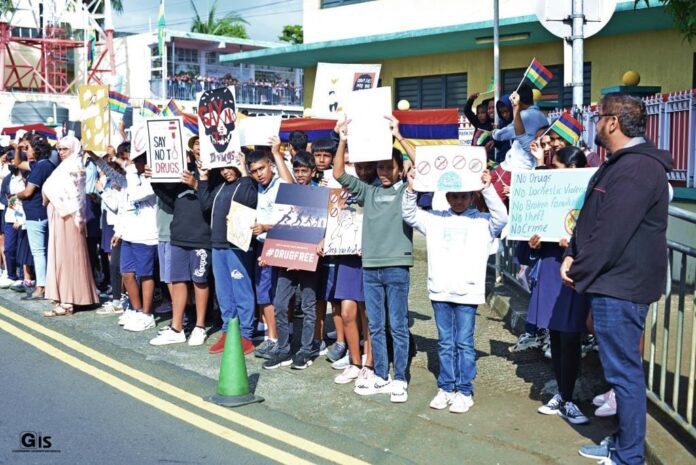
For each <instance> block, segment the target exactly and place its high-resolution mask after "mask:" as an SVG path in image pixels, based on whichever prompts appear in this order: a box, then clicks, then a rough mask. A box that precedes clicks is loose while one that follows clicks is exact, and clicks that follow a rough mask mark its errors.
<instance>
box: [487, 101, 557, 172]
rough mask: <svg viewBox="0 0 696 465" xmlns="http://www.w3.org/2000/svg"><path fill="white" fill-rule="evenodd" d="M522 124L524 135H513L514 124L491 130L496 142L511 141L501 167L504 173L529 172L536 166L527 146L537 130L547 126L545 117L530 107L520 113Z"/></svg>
mask: <svg viewBox="0 0 696 465" xmlns="http://www.w3.org/2000/svg"><path fill="white" fill-rule="evenodd" d="M520 116H521V117H522V123H523V124H524V134H521V135H519V136H518V135H517V134H516V133H515V123H514V122H512V123H510V124H508V125H507V126H505V127H504V128H502V129H494V130H493V139H494V140H497V141H504V140H512V141H513V142H512V146H511V147H510V150H508V152H507V153H506V154H505V160H503V162H502V163H501V166H502V167H503V169H504V170H505V171H511V172H514V171H519V170H531V169H534V167H535V166H536V160H535V159H534V155H532V152H531V150H530V149H529V144H531V143H532V141H533V140H534V138H535V137H536V133H537V131H538V130H539V128H541V127H543V126H546V125H548V124H549V123H548V120H547V119H546V116H544V114H543V113H542V112H541V110H539V108H537V107H536V106H531V107H529V108H526V109H524V110H522V111H521V112H520Z"/></svg>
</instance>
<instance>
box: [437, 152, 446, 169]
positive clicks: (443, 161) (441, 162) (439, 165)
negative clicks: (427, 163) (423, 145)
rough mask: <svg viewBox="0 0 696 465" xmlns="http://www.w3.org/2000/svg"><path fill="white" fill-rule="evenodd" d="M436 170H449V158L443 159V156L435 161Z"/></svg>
mask: <svg viewBox="0 0 696 465" xmlns="http://www.w3.org/2000/svg"><path fill="white" fill-rule="evenodd" d="M435 168H437V169H439V170H444V169H445V168H447V158H445V157H443V156H442V155H440V156H439V157H437V158H436V159H435Z"/></svg>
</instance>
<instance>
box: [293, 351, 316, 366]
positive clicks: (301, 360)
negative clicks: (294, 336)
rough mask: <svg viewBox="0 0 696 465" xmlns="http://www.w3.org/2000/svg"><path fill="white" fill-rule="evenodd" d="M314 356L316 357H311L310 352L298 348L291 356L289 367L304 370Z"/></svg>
mask: <svg viewBox="0 0 696 465" xmlns="http://www.w3.org/2000/svg"><path fill="white" fill-rule="evenodd" d="M314 358H316V357H313V356H312V354H310V353H308V352H305V351H303V350H300V351H299V352H297V353H296V354H295V356H294V357H293V358H292V365H291V366H290V368H292V369H293V370H304V369H305V368H307V367H308V366H310V365H311V364H312V360H313V359H314Z"/></svg>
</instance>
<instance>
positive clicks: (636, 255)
mask: <svg viewBox="0 0 696 465" xmlns="http://www.w3.org/2000/svg"><path fill="white" fill-rule="evenodd" d="M671 169H672V158H671V157H670V154H669V153H668V152H667V151H664V150H659V149H658V148H657V147H655V145H654V144H653V143H652V142H645V143H642V144H638V145H635V146H633V147H629V148H625V149H621V150H617V151H616V152H615V153H613V154H612V155H611V157H610V158H609V159H608V160H607V161H606V162H604V163H603V164H602V166H600V168H599V170H598V171H597V173H596V174H595V175H594V176H593V177H592V179H591V180H590V182H589V184H588V187H587V194H586V195H585V204H584V206H583V208H582V210H581V212H580V217H579V218H578V222H577V225H576V226H575V233H574V235H573V237H572V239H571V241H570V246H569V247H568V249H567V250H566V253H565V255H566V256H568V255H569V256H572V257H574V262H573V264H572V266H571V267H570V271H569V273H568V276H569V277H570V278H571V279H572V280H573V281H574V282H575V289H576V290H577V291H578V292H579V293H585V292H587V293H596V294H602V295H606V296H610V297H615V298H618V299H623V300H628V301H631V302H635V303H642V304H650V303H652V302H655V301H657V300H658V299H659V298H660V295H662V292H663V291H664V288H665V277H666V273H667V208H668V204H669V191H668V186H667V175H666V173H667V172H668V171H670V170H671Z"/></svg>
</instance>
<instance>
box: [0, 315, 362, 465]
mask: <svg viewBox="0 0 696 465" xmlns="http://www.w3.org/2000/svg"><path fill="white" fill-rule="evenodd" d="M0 315H4V316H6V317H8V318H10V319H12V320H14V321H16V322H18V323H21V324H23V325H24V326H26V327H28V328H30V329H32V330H34V331H36V332H38V333H41V334H43V335H45V336H47V337H49V338H51V339H53V340H55V341H57V342H60V343H61V344H63V345H65V346H67V347H69V348H71V349H73V350H75V351H77V352H79V353H81V354H83V355H85V356H86V357H89V358H91V359H92V360H95V361H97V362H99V363H101V364H103V365H105V366H108V367H109V368H111V369H113V370H115V371H118V372H119V373H123V374H125V375H127V376H130V377H131V378H133V379H136V380H138V381H139V382H141V383H143V384H145V385H147V386H150V387H153V388H155V389H158V390H160V391H162V392H164V393H165V394H168V395H170V396H172V397H175V398H177V399H179V400H182V401H184V402H187V403H189V404H191V405H193V406H194V407H197V408H200V409H202V410H205V411H206V412H209V413H212V414H214V415H217V416H219V417H221V418H224V419H226V420H228V421H231V422H233V423H236V424H238V425H241V426H243V427H245V428H247V429H250V430H252V431H255V432H257V433H260V434H263V435H265V436H268V437H270V438H272V439H274V440H277V441H280V442H284V443H286V444H288V445H290V446H292V447H295V448H297V449H300V450H303V451H305V452H309V453H310V454H312V455H315V456H317V457H321V458H323V459H325V460H328V461H329V462H334V463H340V464H346V465H367V464H368V462H364V461H362V460H360V459H358V458H355V457H352V456H350V455H347V454H344V453H342V452H339V451H336V450H333V449H330V448H328V447H325V446H322V445H321V444H317V443H315V442H312V441H309V440H307V439H304V438H302V437H300V436H296V435H294V434H291V433H288V432H286V431H283V430H281V429H279V428H275V427H273V426H270V425H267V424H265V423H263V422H261V421H258V420H255V419H253V418H251V417H247V416H245V415H242V414H240V413H236V412H233V411H231V410H229V409H227V408H224V407H221V406H219V405H216V404H212V403H210V402H206V401H204V400H203V399H202V398H200V397H199V396H197V395H194V394H191V393H190V392H188V391H185V390H183V389H181V388H178V387H176V386H174V385H172V384H169V383H167V382H165V381H162V380H160V379H158V378H155V377H154V376H150V375H148V374H147V373H144V372H142V371H140V370H137V369H135V368H131V367H129V366H128V365H125V364H123V363H121V362H119V361H117V360H114V359H112V358H110V357H107V356H106V355H104V354H102V353H101V352H98V351H96V350H94V349H92V348H90V347H87V346H85V345H84V344H81V343H79V342H77V341H74V340H72V339H70V338H69V337H67V336H64V335H63V334H61V333H59V332H57V331H54V330H52V329H48V328H46V327H44V326H42V325H40V324H38V323H36V322H34V321H32V320H30V319H28V318H25V317H23V316H21V315H18V314H16V313H15V312H12V311H11V310H8V309H7V308H5V307H2V306H0Z"/></svg>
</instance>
